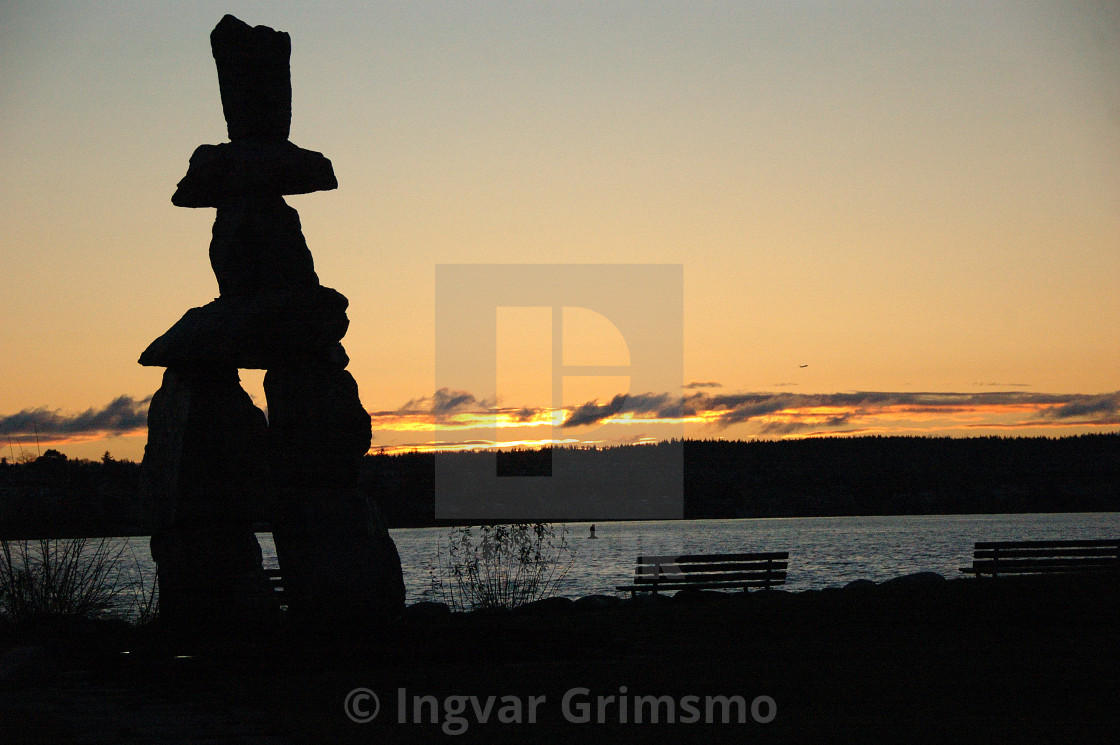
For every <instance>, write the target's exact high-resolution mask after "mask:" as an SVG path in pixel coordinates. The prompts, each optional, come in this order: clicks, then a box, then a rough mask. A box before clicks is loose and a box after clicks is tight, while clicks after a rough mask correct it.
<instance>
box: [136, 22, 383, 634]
mask: <svg viewBox="0 0 1120 745" xmlns="http://www.w3.org/2000/svg"><path fill="white" fill-rule="evenodd" d="M210 41H211V46H212V49H213V53H214V59H215V61H216V63H217V68H218V81H219V84H220V87H221V95H222V108H223V110H224V113H225V117H226V122H227V125H228V132H229V137H230V141H229V142H228V143H222V144H219V145H202V146H200V147H199V148H197V149H196V150H195V152H194V154H193V155H192V156H191V159H190V166H189V167H188V170H187V174H186V176H185V177H184V178H183V179H182V181H180V182H179V185H178V189H177V190H176V191H175V194H174V196H173V197H172V202H173V203H174V204H176V205H178V206H181V207H213V208H217V217H216V219H215V221H214V230H213V237H212V240H211V243H210V263H211V266H212V268H213V270H214V274H215V276H216V278H217V280H218V290H219V297H218V298H217V299H216V300H214V301H213V302H211V303H209V304H207V305H205V306H203V307H200V308H193V309H191V310H190V311H188V312H187V313H186V314H185V315H184V316H183V318H182V319H180V320H179V322H177V323H176V324H175V325H174V326H172V327H171V329H170V330H169V331H168V332H167V333H165V334H164V335H163V336H161V337H160V338H158V339H156V340H155V341H154V342H152V344H151V345H149V347H148V348H147V349H146V350H145V351H144V353H143V354H142V355H141V357H140V363H141V364H143V365H153V366H160V367H166V368H167V372H166V373H165V375H164V382H163V386H162V387H161V388H160V390H159V391H158V392H157V393H156V394H155V396H153V398H152V403H151V407H150V409H149V420H148V445H147V447H146V449H145V455H144V468H143V473H144V483H145V493H146V495H147V497H148V499H149V500H151V501H152V502H153V503H154V505H153V506H154V508H155V512H156V514H157V515H158V524H157V526H156V529H155V531H154V533H153V536H152V555H153V558H155V560H156V562H157V565H158V569H159V576H160V581H161V613H163V614H165V615H166V616H168V619H167V620H168V621H169V622H171V623H174V622H176V621H179V622H183V623H187V622H192V623H203V624H204V625H211V626H216V627H221V626H223V625H225V626H228V625H230V624H235V625H244V624H245V623H246V622H249V625H250V626H259V625H260V624H267V623H270V622H271V619H272V617H273V616H274V611H275V600H274V599H273V597H272V595H271V592H270V590H269V586H268V584H267V582H265V581H264V575H263V573H262V570H261V553H260V548H259V545H258V544H257V541H256V538H255V536H254V535H253V532H252V517H253V515H252V510H251V509H250V505H252V504H253V503H254V502H260V501H264V502H267V503H270V504H272V506H273V508H272V524H273V536H274V539H275V542H276V549H277V557H278V560H279V563H280V569H281V572H282V574H283V578H284V580H283V581H284V586H285V597H286V600H287V603H288V606H289V611H290V614H291V616H292V618H293V620H295V621H296V622H298V623H300V624H304V625H306V626H314V627H318V628H323V629H325V628H332V629H334V630H341V629H342V628H350V629H354V628H361V627H364V626H368V625H370V624H377V623H380V622H383V621H385V620H387V619H389V618H391V617H393V616H395V615H396V614H397V613H398V612H399V611H400V609H401V608H402V607H403V603H404V585H403V580H402V576H401V567H400V559H399V556H398V555H397V551H396V547H395V546H394V545H393V542H392V539H391V538H390V537H389V534H388V531H387V530H386V527H385V524H384V522H383V521H382V520H381V518H380V515H379V513H378V511H377V508H376V506H375V505H374V504H373V503H372V502H371V501H370V499H369V498H368V497H367V496H366V494H365V493H364V492H362V491H361V490H360V489H359V488H358V477H359V468H360V463H361V458H362V456H363V455H364V454H365V453H366V452H367V451H368V449H369V445H370V439H371V432H370V418H369V414H368V413H367V412H366V411H365V409H364V407H362V405H361V401H360V400H359V398H358V389H357V384H356V383H355V382H354V379H353V377H352V376H351V375H350V373H348V372H347V371H346V370H345V367H346V365H347V363H348V361H349V360H348V357H347V355H346V352H345V350H344V349H343V348H342V345H341V343H340V341H341V339H342V337H343V335H344V334H345V333H346V328H347V325H348V323H349V322H348V319H347V318H346V307H347V300H346V298H345V297H343V296H342V295H341V294H340V293H338V292H336V291H334V290H332V289H330V288H327V287H323V286H322V285H320V284H319V279H318V276H317V275H316V273H315V269H314V261H313V259H312V256H311V252H310V250H309V249H308V247H307V243H306V241H305V239H304V236H303V232H302V229H301V226H300V222H299V215H298V214H297V213H296V211H295V210H294V209H292V208H291V207H289V206H288V205H287V204H286V203H285V202H284V199H283V197H284V195H287V194H305V193H309V192H314V191H321V190H326V189H334V188H336V187H337V182H336V180H335V177H334V171H333V168H332V166H331V163H330V161H329V160H327V159H326V158H325V157H323V156H322V155H321V154H320V153H316V152H312V151H309V150H304V149H302V148H299V147H297V146H296V145H294V144H292V143H291V142H289V141H288V133H289V127H290V123H291V82H290V80H291V78H290V71H289V59H290V54H291V41H290V38H289V37H288V35H287V34H286V33H283V32H278V31H274V30H272V29H270V28H267V27H264V26H257V27H255V28H254V27H250V26H248V25H247V24H245V23H243V22H242V21H239V20H238V19H236V18H234V17H233V16H229V15H227V16H225V17H224V18H223V19H222V20H221V22H220V23H219V24H218V25H217V27H216V28H215V29H214V31H213V33H212V34H211V36H210ZM238 368H260V369H265V370H267V371H268V372H267V374H266V376H265V394H266V397H267V399H268V406H269V418H268V422H267V424H266V423H265V418H264V415H263V413H262V412H260V410H259V409H257V408H256V407H255V406H254V405H253V404H252V402H251V400H250V399H249V397H248V395H247V394H245V392H244V391H243V390H242V389H241V387H240V385H239V384H238V375H237V370H238ZM200 609H201V614H200Z"/></svg>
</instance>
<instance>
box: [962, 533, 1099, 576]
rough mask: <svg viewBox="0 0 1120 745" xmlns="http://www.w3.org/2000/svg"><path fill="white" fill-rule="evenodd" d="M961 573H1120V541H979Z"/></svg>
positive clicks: (993, 574) (994, 574)
mask: <svg viewBox="0 0 1120 745" xmlns="http://www.w3.org/2000/svg"><path fill="white" fill-rule="evenodd" d="M961 571H962V572H966V573H968V574H975V575H976V576H977V577H984V576H988V577H996V576H998V575H1000V574H1081V573H1089V572H1092V573H1107V572H1120V539H1109V540H1092V541H978V542H977V543H976V546H975V547H974V549H973V558H972V566H970V567H961Z"/></svg>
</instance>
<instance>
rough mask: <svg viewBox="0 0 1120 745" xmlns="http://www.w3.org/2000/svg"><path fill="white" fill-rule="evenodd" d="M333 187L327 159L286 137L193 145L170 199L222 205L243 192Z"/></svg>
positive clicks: (280, 193) (301, 191)
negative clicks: (184, 173)
mask: <svg viewBox="0 0 1120 745" xmlns="http://www.w3.org/2000/svg"><path fill="white" fill-rule="evenodd" d="M337 188H338V180H337V179H336V178H335V175H334V167H333V166H332V165H331V162H330V160H328V159H327V158H326V157H324V156H323V154H322V153H317V152H315V151H313V150H304V149H303V148H301V147H296V146H295V145H293V144H292V143H291V142H288V141H287V140H282V141H278V140H238V141H236V142H223V143H221V144H218V145H199V146H198V148H196V149H195V151H194V155H192V156H191V160H190V165H189V166H188V167H187V175H185V176H183V179H182V180H181V181H180V182H179V184H178V186H177V188H176V189H175V193H174V194H173V195H172V196H171V203H172V204H174V205H175V206H176V207H222V206H223V205H226V204H228V203H230V202H231V201H233V200H236V199H240V198H243V197H244V196H246V195H250V194H252V195H259V196H270V197H279V196H283V195H285V194H310V193H311V192H315V191H329V190H330V189H337Z"/></svg>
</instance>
